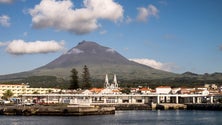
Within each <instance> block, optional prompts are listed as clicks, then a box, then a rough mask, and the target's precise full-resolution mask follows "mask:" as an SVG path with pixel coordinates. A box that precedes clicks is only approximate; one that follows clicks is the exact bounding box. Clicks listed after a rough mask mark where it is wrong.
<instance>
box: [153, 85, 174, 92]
mask: <svg viewBox="0 0 222 125" xmlns="http://www.w3.org/2000/svg"><path fill="white" fill-rule="evenodd" d="M171 90H172V89H171V87H170V86H159V87H156V93H158V94H169V93H171Z"/></svg>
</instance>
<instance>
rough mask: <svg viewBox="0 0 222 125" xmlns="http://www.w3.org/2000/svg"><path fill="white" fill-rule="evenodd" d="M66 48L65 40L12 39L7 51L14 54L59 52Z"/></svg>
mask: <svg viewBox="0 0 222 125" xmlns="http://www.w3.org/2000/svg"><path fill="white" fill-rule="evenodd" d="M63 48H64V42H63V41H62V42H57V41H54V40H51V41H35V42H25V41H23V40H13V41H11V42H10V43H9V44H8V46H7V48H6V51H7V52H8V53H10V54H12V55H23V54H37V53H50V52H57V51H60V50H62V49H63Z"/></svg>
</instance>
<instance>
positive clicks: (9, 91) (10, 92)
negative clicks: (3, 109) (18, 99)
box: [2, 90, 14, 100]
mask: <svg viewBox="0 0 222 125" xmlns="http://www.w3.org/2000/svg"><path fill="white" fill-rule="evenodd" d="M13 95H14V93H12V91H11V90H6V91H5V92H4V93H3V96H2V99H5V100H9V98H11V97H12V96H13Z"/></svg>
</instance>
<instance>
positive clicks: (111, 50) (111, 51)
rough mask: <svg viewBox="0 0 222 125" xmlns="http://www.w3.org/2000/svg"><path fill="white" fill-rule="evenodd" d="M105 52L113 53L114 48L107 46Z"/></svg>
mask: <svg viewBox="0 0 222 125" xmlns="http://www.w3.org/2000/svg"><path fill="white" fill-rule="evenodd" d="M106 52H110V53H115V52H116V51H115V50H114V49H111V48H109V49H107V50H106Z"/></svg>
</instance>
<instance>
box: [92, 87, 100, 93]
mask: <svg viewBox="0 0 222 125" xmlns="http://www.w3.org/2000/svg"><path fill="white" fill-rule="evenodd" d="M102 90H103V88H92V89H90V91H91V92H95V93H99V92H101V91H102Z"/></svg>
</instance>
